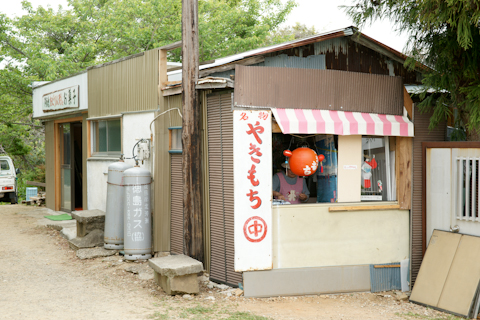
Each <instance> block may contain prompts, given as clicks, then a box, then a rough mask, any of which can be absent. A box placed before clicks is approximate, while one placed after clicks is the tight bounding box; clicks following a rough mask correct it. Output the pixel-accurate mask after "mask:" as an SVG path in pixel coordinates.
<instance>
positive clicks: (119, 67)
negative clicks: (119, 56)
mask: <svg viewBox="0 0 480 320" xmlns="http://www.w3.org/2000/svg"><path fill="white" fill-rule="evenodd" d="M158 79H159V78H158V50H150V51H146V52H144V54H143V55H140V56H136V57H134V58H130V59H126V60H123V61H120V62H116V63H112V64H106V65H105V66H102V67H94V68H92V69H89V70H88V116H89V117H100V116H107V115H116V114H120V113H121V112H127V111H143V110H154V109H157V105H158V95H157V94H158V93H157V92H158Z"/></svg>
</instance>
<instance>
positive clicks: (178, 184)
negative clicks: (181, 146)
mask: <svg viewBox="0 0 480 320" xmlns="http://www.w3.org/2000/svg"><path fill="white" fill-rule="evenodd" d="M170 168H171V178H170V185H171V188H170V212H171V213H170V230H171V231H170V252H172V253H177V254H183V184H182V182H183V180H182V179H183V178H182V177H183V174H182V154H172V155H171V158H170Z"/></svg>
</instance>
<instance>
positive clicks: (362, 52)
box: [265, 37, 420, 84]
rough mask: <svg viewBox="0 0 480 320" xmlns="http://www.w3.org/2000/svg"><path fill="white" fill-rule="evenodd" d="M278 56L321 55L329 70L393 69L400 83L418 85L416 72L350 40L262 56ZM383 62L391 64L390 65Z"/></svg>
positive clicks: (376, 71) (377, 71) (374, 71)
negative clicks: (400, 79)
mask: <svg viewBox="0 0 480 320" xmlns="http://www.w3.org/2000/svg"><path fill="white" fill-rule="evenodd" d="M281 54H286V55H288V56H296V57H304V58H305V57H308V56H310V55H325V64H326V68H327V69H330V70H342V71H352V72H362V73H370V74H380V75H390V71H391V70H390V69H391V68H393V70H392V71H393V72H394V74H395V75H396V76H400V77H402V79H403V82H404V83H409V84H414V83H417V84H419V83H420V82H419V81H418V79H417V72H416V71H410V70H408V69H407V68H405V67H404V66H403V64H402V63H401V62H398V61H396V60H392V59H390V58H389V57H387V56H385V55H383V54H381V53H380V52H377V51H375V50H372V49H370V48H367V47H365V46H363V45H361V44H359V43H357V42H355V41H353V40H351V39H350V37H339V38H334V39H328V40H324V41H320V42H316V43H311V44H307V45H304V46H302V47H296V48H291V49H286V50H282V51H278V52H272V53H268V54H266V55H265V56H266V57H272V56H277V55H281ZM399 58H400V57H399ZM387 61H389V63H390V64H391V65H390V66H389V64H388V63H387Z"/></svg>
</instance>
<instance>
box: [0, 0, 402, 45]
mask: <svg viewBox="0 0 480 320" xmlns="http://www.w3.org/2000/svg"><path fill="white" fill-rule="evenodd" d="M283 1H284V0H283ZM2 2H3V3H2V6H1V8H0V12H2V13H6V14H7V15H8V16H9V17H13V16H21V15H23V14H25V12H23V11H22V5H21V0H2ZM352 2H353V1H352V0H297V3H298V6H297V7H296V8H295V9H293V11H292V13H291V14H290V16H289V17H288V19H287V21H286V25H294V24H295V23H296V22H300V23H302V24H305V25H307V26H315V29H316V30H317V31H318V32H319V33H323V32H328V31H332V30H337V29H341V28H345V27H348V26H351V25H352V21H351V20H350V18H349V17H347V15H346V14H345V13H344V11H343V10H342V9H341V8H338V6H340V5H350V4H352ZM30 3H31V4H32V6H33V7H34V8H36V7H38V6H40V5H41V6H43V7H47V6H49V5H50V6H51V7H52V8H54V9H57V8H58V5H62V7H64V8H66V7H67V0H30ZM360 31H361V32H362V33H364V34H366V35H367V36H369V37H371V38H373V39H375V40H377V41H380V42H382V43H383V44H386V45H387V46H389V47H391V48H393V49H395V50H397V51H400V52H403V51H404V50H403V49H404V47H405V43H406V41H407V36H406V34H402V35H399V34H397V33H396V32H395V31H394V30H393V26H392V24H391V23H390V22H389V21H376V22H374V23H373V24H372V25H371V26H367V27H364V28H363V29H361V30H360Z"/></svg>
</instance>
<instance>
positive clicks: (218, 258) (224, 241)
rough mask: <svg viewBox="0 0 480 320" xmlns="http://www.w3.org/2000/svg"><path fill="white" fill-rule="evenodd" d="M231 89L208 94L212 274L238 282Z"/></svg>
mask: <svg viewBox="0 0 480 320" xmlns="http://www.w3.org/2000/svg"><path fill="white" fill-rule="evenodd" d="M231 104H232V100H231V92H227V93H223V94H215V95H209V96H208V97H207V126H208V163H209V189H210V190H209V193H210V199H209V201H210V241H211V244H210V246H211V260H210V263H211V264H210V277H211V278H212V279H214V280H217V281H220V282H225V283H229V284H232V285H237V284H238V283H239V282H242V275H241V273H237V272H235V271H234V259H235V257H234V255H235V248H234V226H233V225H234V221H233V219H234V207H233V205H234V199H233V186H234V182H233V112H232V108H231Z"/></svg>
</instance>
